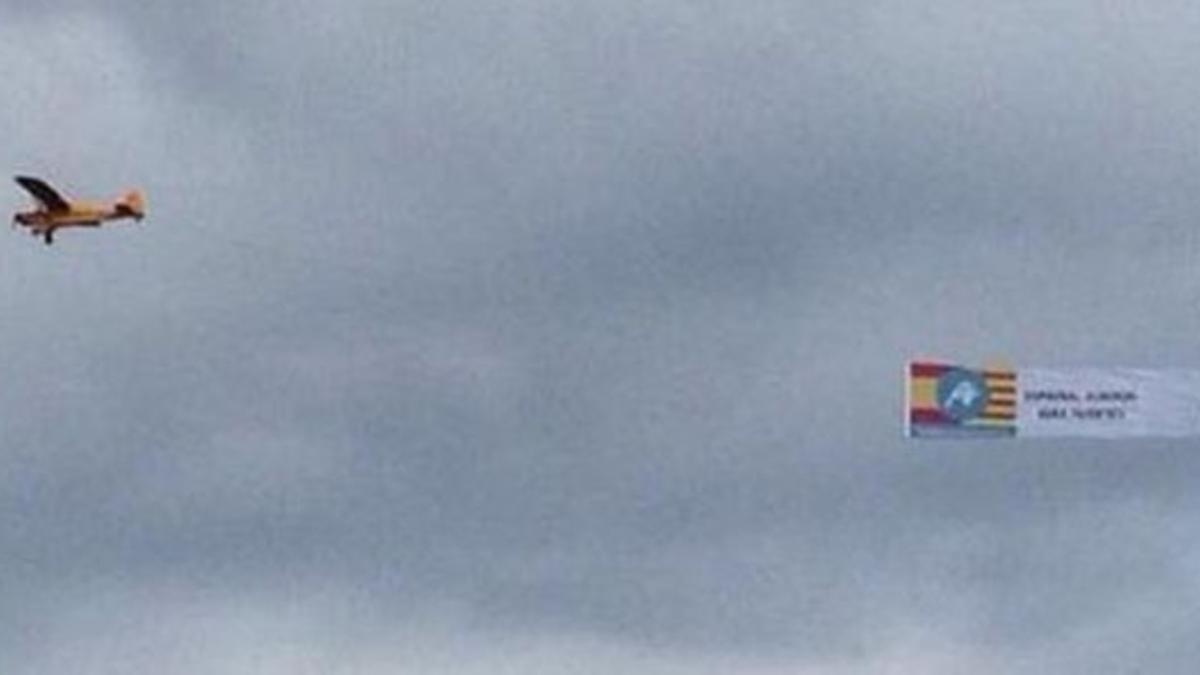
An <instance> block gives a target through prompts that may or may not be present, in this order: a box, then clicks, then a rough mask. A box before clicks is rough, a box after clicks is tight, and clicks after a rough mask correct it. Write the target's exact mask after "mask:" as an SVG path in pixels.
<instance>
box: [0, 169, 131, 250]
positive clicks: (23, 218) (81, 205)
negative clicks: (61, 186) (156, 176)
mask: <svg viewBox="0 0 1200 675" xmlns="http://www.w3.org/2000/svg"><path fill="white" fill-rule="evenodd" d="M16 181H17V184H18V185H20V186H21V187H23V188H25V190H26V191H27V192H29V194H30V195H32V196H33V198H34V200H36V201H37V203H38V208H36V209H34V210H33V211H21V212H19V213H17V214H15V215H14V216H13V227H16V226H17V225H23V226H25V227H28V228H29V230H30V234H32V235H34V236H39V235H40V236H41V237H42V238H43V239H44V240H45V241H46V244H53V243H54V231H55V230H57V229H59V228H62V227H100V224H101V223H103V222H106V221H110V220H120V219H122V218H133V219H134V220H137V221H140V220H141V219H142V218H145V217H146V198H145V196H143V195H142V192H141V191H140V190H129V191H128V192H126V193H124V194H122V195H121V196H120V197H118V198H116V199H115V200H113V201H111V202H95V201H71V200H67V199H64V198H63V196H62V195H61V194H59V193H58V191H57V190H55V189H54V188H52V187H50V186H49V185H48V184H47V183H46V181H44V180H42V179H40V178H31V177H29V176H17V177H16Z"/></svg>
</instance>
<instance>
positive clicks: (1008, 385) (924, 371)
mask: <svg viewBox="0 0 1200 675" xmlns="http://www.w3.org/2000/svg"><path fill="white" fill-rule="evenodd" d="M907 393H908V406H907V408H908V411H907V415H908V416H907V419H906V420H905V422H906V425H905V427H906V435H908V436H956V437H957V436H1012V435H1015V434H1016V430H1017V426H1016V421H1017V373H1016V371H1014V370H1011V369H1004V368H988V369H973V368H967V367H964V366H958V365H951V364H944V363H932V362H927V361H915V362H912V363H909V364H908V392H907Z"/></svg>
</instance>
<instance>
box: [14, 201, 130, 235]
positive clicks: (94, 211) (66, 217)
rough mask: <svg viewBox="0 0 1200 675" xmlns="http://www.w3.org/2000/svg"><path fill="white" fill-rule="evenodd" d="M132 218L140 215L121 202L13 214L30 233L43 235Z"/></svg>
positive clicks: (72, 205) (15, 220)
mask: <svg viewBox="0 0 1200 675" xmlns="http://www.w3.org/2000/svg"><path fill="white" fill-rule="evenodd" d="M125 218H132V219H134V220H141V219H142V218H141V215H140V214H138V213H135V212H133V211H131V210H130V209H129V208H128V207H126V206H124V205H122V204H115V205H114V204H105V203H99V202H73V203H72V204H71V209H70V210H69V211H61V212H51V211H46V210H44V209H37V210H33V211H24V212H21V213H18V214H16V215H15V216H13V220H14V222H16V223H17V224H18V225H23V226H25V227H28V228H29V229H30V230H31V234H34V235H39V236H43V237H45V236H46V235H47V234H51V236H52V233H53V232H54V231H55V230H58V229H60V228H64V227H100V225H101V223H104V222H106V221H111V220H122V219H125Z"/></svg>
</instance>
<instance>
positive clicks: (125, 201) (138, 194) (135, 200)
mask: <svg viewBox="0 0 1200 675" xmlns="http://www.w3.org/2000/svg"><path fill="white" fill-rule="evenodd" d="M117 205H118V206H119V207H124V208H125V209H127V210H128V211H129V213H131V214H132V215H133V217H135V218H137V219H138V220H141V219H142V218H144V217H145V216H146V196H145V195H144V194H142V191H141V190H129V191H128V192H126V193H125V194H123V195H121V198H120V199H118V200H117Z"/></svg>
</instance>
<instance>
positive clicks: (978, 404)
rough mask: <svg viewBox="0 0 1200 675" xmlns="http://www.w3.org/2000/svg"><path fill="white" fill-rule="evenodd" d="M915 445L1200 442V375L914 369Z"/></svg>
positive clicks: (910, 410) (910, 390) (920, 365)
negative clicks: (1050, 440)
mask: <svg viewBox="0 0 1200 675" xmlns="http://www.w3.org/2000/svg"><path fill="white" fill-rule="evenodd" d="M906 376H907V380H908V382H907V387H906V393H907V401H908V402H907V405H906V410H905V419H904V421H905V435H906V436H910V437H919V438H928V437H952V438H963V437H978V438H995V437H1011V436H1042V437H1045V436H1078V437H1091V438H1130V437H1139V436H1142V437H1150V436H1158V437H1171V436H1174V437H1178V436H1200V370H1146V369H1138V368H1070V369H1053V368H1022V369H1019V370H1016V369H1009V368H971V367H967V366H961V365H955V364H947V363H934V362H928V361H917V362H912V363H909V364H908V369H907V372H906Z"/></svg>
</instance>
